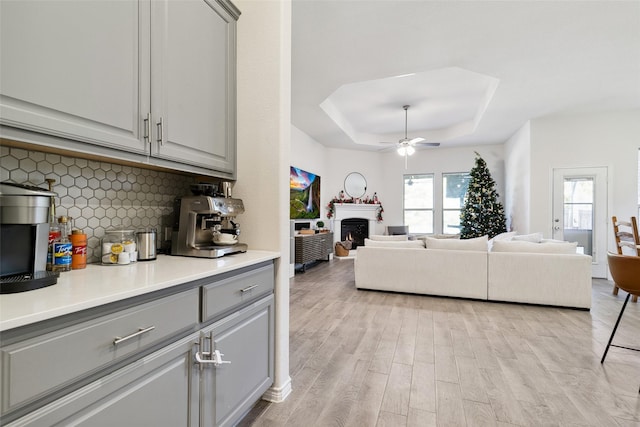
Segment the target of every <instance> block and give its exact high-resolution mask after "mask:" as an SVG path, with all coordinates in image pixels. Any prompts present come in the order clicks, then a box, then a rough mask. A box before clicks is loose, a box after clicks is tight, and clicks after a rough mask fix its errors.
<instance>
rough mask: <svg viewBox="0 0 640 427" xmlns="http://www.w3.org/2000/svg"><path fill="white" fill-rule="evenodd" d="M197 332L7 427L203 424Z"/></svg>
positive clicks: (108, 426) (172, 426)
mask: <svg viewBox="0 0 640 427" xmlns="http://www.w3.org/2000/svg"><path fill="white" fill-rule="evenodd" d="M197 338H198V334H197V333H194V334H191V335H189V336H188V337H186V338H183V339H181V340H179V341H177V342H175V343H173V344H170V345H168V346H167V347H165V348H163V349H162V350H159V351H157V352H154V353H152V354H150V355H148V356H146V357H144V358H142V359H138V360H136V361H134V362H132V363H130V364H129V365H127V366H126V367H124V368H121V369H119V370H117V371H115V372H112V373H110V374H108V375H106V376H104V377H102V378H100V380H98V381H96V382H93V383H90V384H88V385H87V386H85V387H82V388H80V389H78V390H75V391H73V392H71V393H69V394H68V395H66V396H64V397H63V398H61V399H59V400H56V401H54V402H52V403H51V404H48V405H45V406H43V407H41V408H39V409H37V410H35V411H33V412H31V413H29V414H28V415H26V416H24V417H22V418H19V419H18V420H16V421H14V422H12V423H10V424H7V427H19V426H29V427H50V426H87V427H113V426H156V427H163V426H166V427H176V426H185V427H186V426H188V427H192V426H193V427H195V426H198V425H199V417H198V406H197V405H198V401H199V397H198V393H199V368H198V367H197V366H195V365H194V363H193V352H192V349H193V343H194V341H196V340H197Z"/></svg>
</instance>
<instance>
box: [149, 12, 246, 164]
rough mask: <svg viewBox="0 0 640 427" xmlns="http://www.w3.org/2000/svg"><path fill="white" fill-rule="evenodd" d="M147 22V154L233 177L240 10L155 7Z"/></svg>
mask: <svg viewBox="0 0 640 427" xmlns="http://www.w3.org/2000/svg"><path fill="white" fill-rule="evenodd" d="M151 17H152V20H151V22H152V25H151V30H152V37H151V38H152V40H153V41H155V43H152V51H151V99H152V107H151V108H152V111H151V117H152V120H153V122H154V126H153V130H152V133H153V134H154V140H153V141H152V144H151V154H152V155H153V156H155V157H159V158H163V159H167V160H173V161H177V162H185V161H186V162H188V163H189V164H192V165H197V166H201V167H204V168H209V169H215V170H217V171H222V172H228V173H233V172H234V170H235V156H236V148H235V141H236V135H235V132H236V126H235V124H236V93H235V88H236V81H235V79H236V69H235V67H236V51H235V47H236V19H237V18H238V12H237V10H235V9H234V8H233V6H232V5H231V4H230V3H226V2H225V3H223V2H218V3H216V2H205V1H203V0H190V1H178V2H176V1H162V2H161V1H156V2H152V9H151ZM155 23H162V25H154V24H155Z"/></svg>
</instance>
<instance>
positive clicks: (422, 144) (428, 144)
mask: <svg viewBox="0 0 640 427" xmlns="http://www.w3.org/2000/svg"><path fill="white" fill-rule="evenodd" d="M415 145H416V147H439V146H440V143H439V142H418V143H417V144H415Z"/></svg>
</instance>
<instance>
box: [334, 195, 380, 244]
mask: <svg viewBox="0 0 640 427" xmlns="http://www.w3.org/2000/svg"><path fill="white" fill-rule="evenodd" d="M379 208H380V205H378V204H369V203H336V204H335V205H334V209H335V216H334V217H333V220H332V221H333V225H332V227H331V229H332V230H333V242H334V243H335V242H339V241H341V240H344V238H345V237H346V236H345V235H344V234H343V231H344V228H343V227H342V223H343V222H344V221H349V220H352V219H355V220H357V221H359V222H364V223H366V225H365V226H364V227H360V228H358V229H357V230H356V232H357V233H358V234H359V237H360V236H361V237H362V240H360V239H358V240H355V238H354V240H353V241H354V243H356V244H357V245H360V246H364V239H365V238H367V237H369V235H370V234H371V233H374V234H375V231H376V221H377V219H378V217H377V214H378V209H379ZM351 232H352V234H353V230H351ZM352 237H353V236H352ZM354 246H355V245H354Z"/></svg>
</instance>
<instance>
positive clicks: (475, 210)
mask: <svg viewBox="0 0 640 427" xmlns="http://www.w3.org/2000/svg"><path fill="white" fill-rule="evenodd" d="M470 175H471V179H470V180H469V188H468V189H467V195H466V197H465V200H464V207H463V208H462V212H461V213H460V238H461V239H471V238H474V237H480V236H484V235H485V234H487V235H488V236H489V238H492V237H493V236H495V235H497V234H500V233H503V232H505V231H507V225H506V219H505V216H504V207H503V206H502V203H500V202H499V201H498V192H497V191H496V189H495V186H496V183H495V181H494V180H493V178H491V173H490V172H489V169H488V168H487V164H486V163H485V161H484V160H483V159H482V157H480V154H478V153H476V164H475V166H474V167H473V169H471V172H470Z"/></svg>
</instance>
